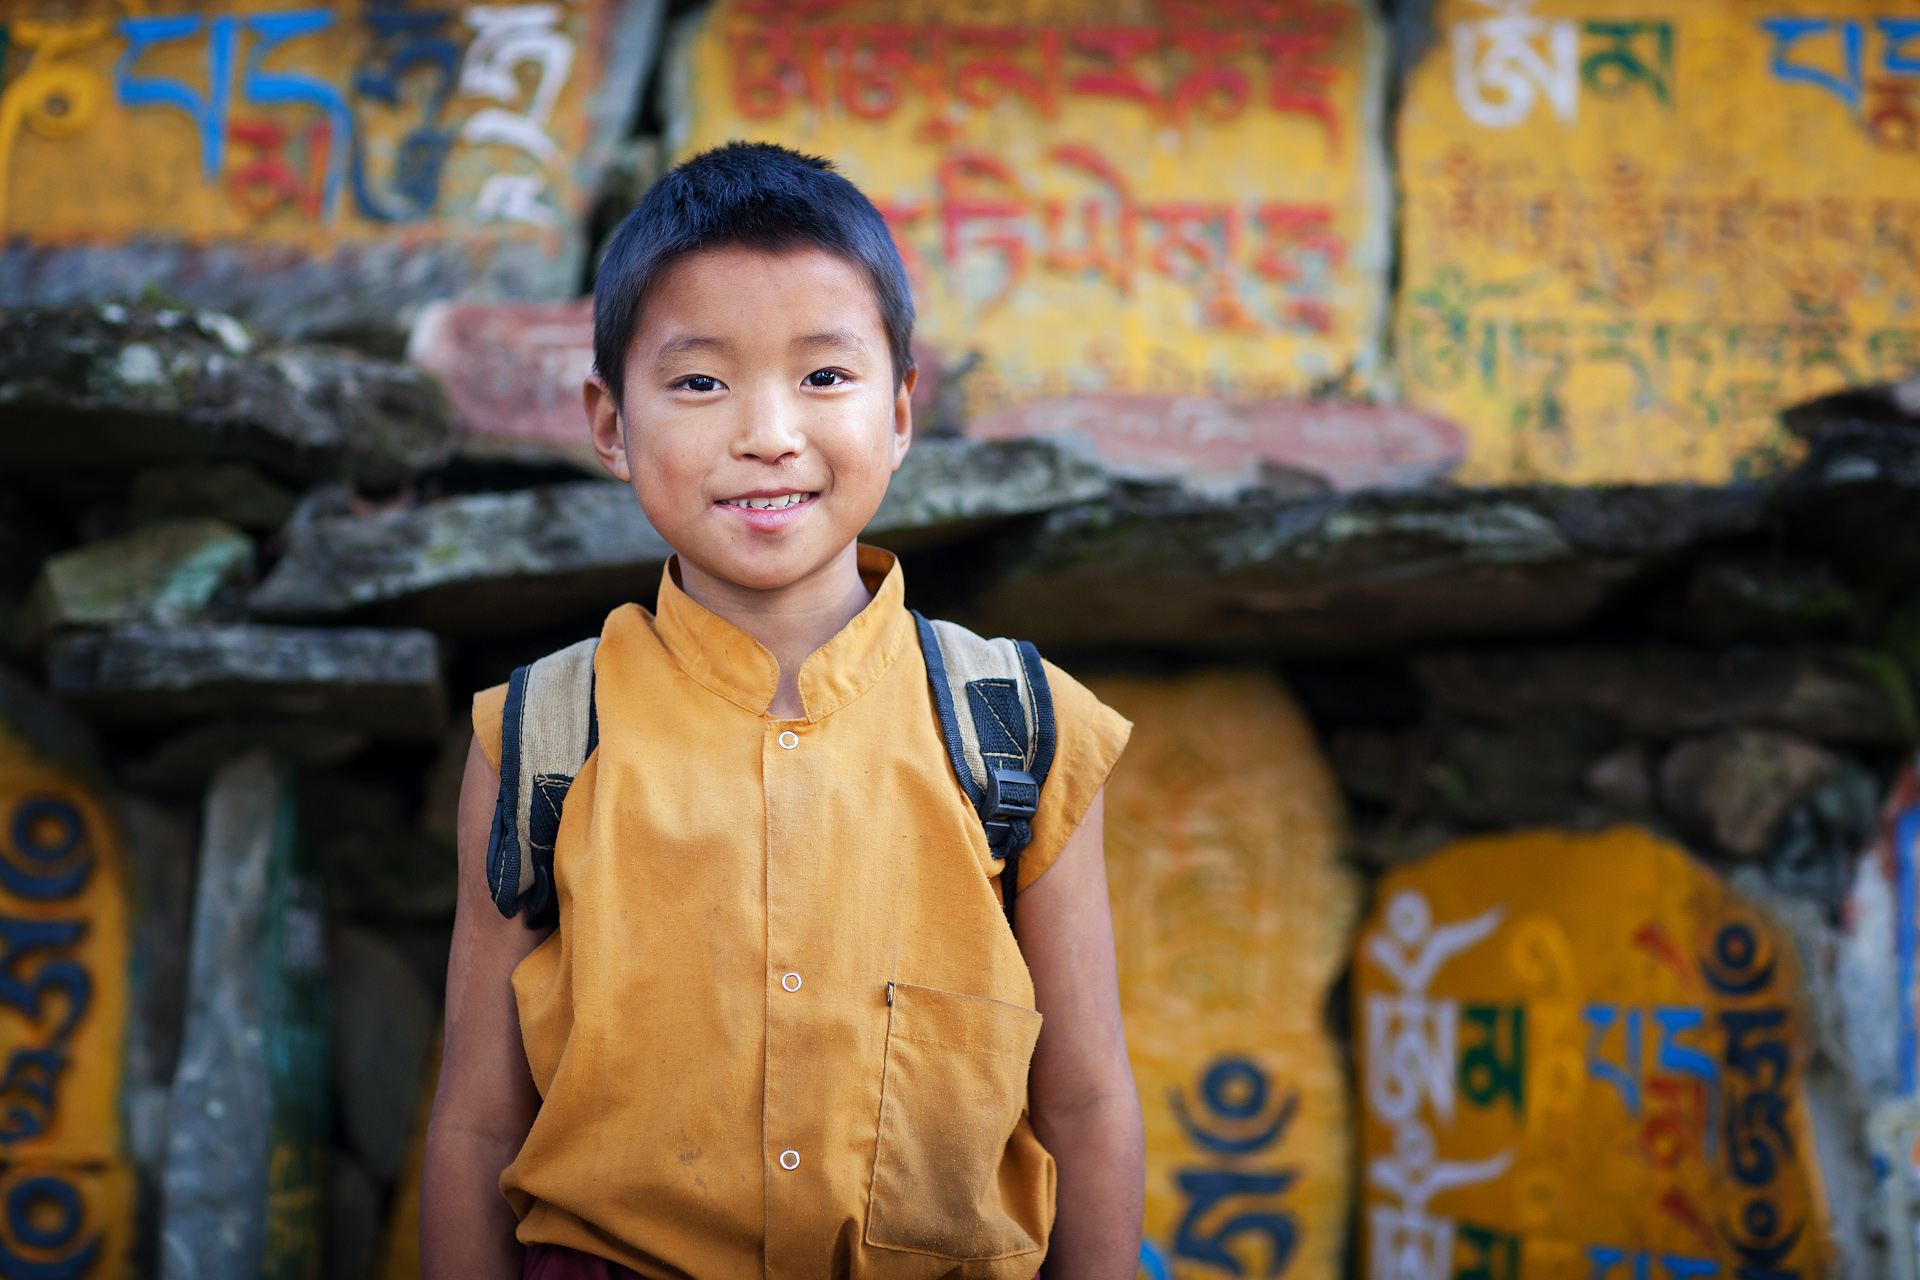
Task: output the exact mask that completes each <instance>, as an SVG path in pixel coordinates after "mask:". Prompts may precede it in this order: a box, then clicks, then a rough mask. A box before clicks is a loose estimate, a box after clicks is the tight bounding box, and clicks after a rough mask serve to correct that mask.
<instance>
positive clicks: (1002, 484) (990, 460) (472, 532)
mask: <svg viewBox="0 0 1920 1280" xmlns="http://www.w3.org/2000/svg"><path fill="white" fill-rule="evenodd" d="M1106 490H1107V481H1106V478H1105V477H1104V476H1103V475H1102V474H1101V473H1100V472H1099V470H1098V468H1096V467H1093V466H1091V465H1090V464H1087V463H1085V462H1083V461H1080V460H1078V459H1076V458H1074V457H1072V456H1071V455H1068V454H1066V453H1063V452H1062V451H1061V450H1059V449H1056V448H1055V447H1054V446H1052V445H1049V444H1045V443H1042V442H1038V441H1016V442H1010V443H1006V444H979V443H974V442H969V441H964V440H946V439H940V440H923V441H921V442H919V443H918V444H916V445H914V447H913V448H912V449H911V450H910V451H909V452H908V454H907V460H906V462H905V463H904V464H903V465H902V466H901V468H900V470H899V471H898V472H897V473H896V474H895V475H894V478H893V482H892V484H891V486H890V487H889V489H888V492H887V498H886V500H885V502H883V503H882V505H881V508H880V510H879V512H878V513H877V514H876V515H875V517H874V519H873V521H872V523H871V524H870V525H869V526H868V527H867V530H866V533H865V534H864V535H863V536H864V537H866V538H867V539H868V540H869V541H873V542H877V543H879V544H881V545H883V546H888V547H893V548H897V549H904V550H917V549H920V548H923V547H927V546H932V545H935V544H938V543H940V542H943V541H947V540H950V539H953V538H958V537H962V536H965V535H967V534H970V533H973V532H976V531H978V530H980V529H982V528H984V527H987V526H988V525H990V524H992V523H994V522H997V521H1005V520H1009V519H1012V518H1015V517H1018V516H1023V515H1030V514H1034V513H1037V512H1042V511H1046V510H1050V509H1052V508H1054V507H1058V506H1062V505H1065V504H1069V503H1074V502H1084V501H1088V500H1091V499H1094V498H1098V497H1100V496H1102V495H1104V494H1105V492H1106ZM671 554H672V548H670V547H669V546H668V545H667V544H666V542H665V541H664V540H663V539H662V538H661V537H660V535H659V534H657V533H655V532H654V530H653V526H652V525H650V524H648V523H647V518H646V514H645V513H644V512H643V511H642V510H641V509H640V504H639V502H638V501H637V500H636V499H635V497H634V495H633V491H632V490H631V489H629V488H628V487H627V486H625V485H621V484H613V483H609V482H605V481H576V482H572V483H567V484H558V485H549V486H546V487H544V488H538V489H523V490H518V491H516V492H512V493H485V494H473V495H468V496H463V497H456V498H446V499H442V500H441V501H438V502H432V503H427V504H425V505H423V506H419V507H414V508H411V509H408V510H401V511H392V512H383V513H380V514H376V515H366V516H354V515H342V516H333V517H325V516H322V517H317V518H315V519H313V520H311V521H308V522H304V523H300V524H297V525H296V526H294V527H293V528H291V529H290V530H289V532H288V538H287V546H286V550H285V553H284V554H283V555H282V557H281V559H280V562H279V563H278V564H277V565H275V566H274V569H273V571H272V572H271V573H269V574H268V575H267V578H266V580H265V581H264V582H262V583H261V584H260V586H259V588H258V589H257V590H256V591H255V592H254V594H253V597H252V599H251V602H250V604H251V607H252V609H253V611H254V613H255V614H256V615H258V616H260V617H265V618H276V619H288V620H306V619H320V618H330V617H338V616H340V615H342V614H360V613H364V616H366V617H369V618H372V619H377V620H380V621H384V622H394V623H405V624H407V625H414V626H427V627H432V628H434V629H436V630H441V631H448V632H454V633H457V634H485V633H489V632H511V631H526V630H533V629H538V628H540V627H542V626H546V625H551V624H557V623H560V622H563V621H577V620H580V619H590V620H592V621H598V618H597V617H596V616H595V615H596V614H604V613H605V611H606V610H608V609H611V608H613V607H614V606H615V605H618V604H621V603H623V602H625V601H628V600H634V599H647V598H650V596H651V594H652V592H653V590H654V587H655V585H656V580H657V578H658V575H659V573H660V567H661V565H662V564H664V563H665V562H666V559H667V557H668V556H669V555H671Z"/></svg>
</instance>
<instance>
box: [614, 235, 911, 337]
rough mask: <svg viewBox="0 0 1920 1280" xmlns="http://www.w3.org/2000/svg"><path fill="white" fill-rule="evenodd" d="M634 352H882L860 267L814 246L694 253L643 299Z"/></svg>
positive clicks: (875, 303)
mask: <svg viewBox="0 0 1920 1280" xmlns="http://www.w3.org/2000/svg"><path fill="white" fill-rule="evenodd" d="M641 306H642V312H641V314H640V315H639V316H638V317H636V323H635V325H634V336H633V349H635V350H636V351H637V352H638V353H641V354H648V355H654V356H666V355H670V354H675V353H679V354H685V353H686V352H688V351H691V350H696V349H706V350H717V349H719V348H721V347H731V346H735V345H738V344H739V343H741V342H743V341H755V342H759V341H764V340H766V339H769V338H772V339H775V340H778V341H782V342H783V343H785V344H787V345H794V346H799V347H805V348H809V349H824V348H828V347H840V348H847V347H858V348H860V349H863V350H867V349H871V348H872V347H873V346H874V345H875V343H878V344H879V346H880V347H881V348H882V349H884V348H885V345H886V342H885V328H884V326H883V324H882V322H881V318H880V303H879V299H878V298H877V297H875V295H874V289H873V284H872V282H871V281H870V280H868V279H867V278H866V273H865V272H864V271H863V270H862V269H861V268H860V267H859V266H857V265H856V264H854V263H851V262H848V261H847V260H846V259H844V258H841V257H839V256H838V255H836V254H832V253H828V252H827V251H826V250H824V249H818V248H814V247H812V246H806V247H798V248H794V249H788V250H781V251H768V250H763V249H753V248H748V247H746V246H743V245H738V244H728V245H719V246H715V247H713V248H709V249H696V250H694V251H693V252H691V253H688V254H686V255H684V256H683V257H681V258H679V259H677V260H676V261H674V262H673V263H672V264H671V265H670V266H668V267H667V268H666V269H665V270H664V271H662V272H661V273H660V276H659V277H658V278H657V280H656V282H655V285H654V287H653V288H651V289H649V290H648V291H647V295H646V297H645V298H644V299H643V301H642V303H641Z"/></svg>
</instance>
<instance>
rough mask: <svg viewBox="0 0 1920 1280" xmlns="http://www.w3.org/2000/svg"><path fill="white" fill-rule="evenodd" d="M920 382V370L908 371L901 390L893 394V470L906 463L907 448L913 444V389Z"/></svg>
mask: <svg viewBox="0 0 1920 1280" xmlns="http://www.w3.org/2000/svg"><path fill="white" fill-rule="evenodd" d="M919 381H920V371H919V370H918V369H909V370H907V376H906V377H904V378H902V379H900V388H899V390H897V391H895V392H894V393H893V469H894V470H895V471H898V470H899V469H900V464H901V463H902V462H904V461H906V457H907V446H908V445H910V444H912V443H913V387H914V384H915V383H917V382H919Z"/></svg>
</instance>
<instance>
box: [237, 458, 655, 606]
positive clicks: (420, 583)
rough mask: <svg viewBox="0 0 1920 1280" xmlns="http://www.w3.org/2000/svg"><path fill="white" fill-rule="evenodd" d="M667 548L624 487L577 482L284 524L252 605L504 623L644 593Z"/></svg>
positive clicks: (610, 601) (589, 481)
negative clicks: (280, 546) (280, 547)
mask: <svg viewBox="0 0 1920 1280" xmlns="http://www.w3.org/2000/svg"><path fill="white" fill-rule="evenodd" d="M670 554H672V551H671V548H669V547H668V546H667V544H666V543H665V542H664V541H663V540H662V539H661V538H660V535H659V534H657V533H655V532H654V531H653V526H651V525H649V524H648V523H647V518H646V515H645V513H643V512H642V511H641V510H640V504H639V503H638V502H637V501H635V499H634V496H633V491H632V490H630V489H628V488H627V487H626V486H625V485H619V484H611V483H602V482H596V481H591V480H583V481H579V482H577V483H573V484H561V485H550V486H548V487H546V488H541V489H523V490H519V491H517V492H513V493H486V494H475V495H471V496H467V497H458V498H448V499H445V500H443V501H440V502H433V503H428V504H426V505H424V506H420V507H415V508H413V509H411V510H405V511H392V512H383V513H380V514H377V515H370V516H338V517H333V518H326V517H321V518H317V519H315V520H313V521H312V522H310V523H308V524H305V525H304V526H296V527H295V528H293V529H290V530H289V534H288V539H287V547H286V551H285V553H284V554H283V555H282V557H281V559H280V562H279V564H277V565H276V566H274V569H273V572H272V573H270V574H268V575H267V578H266V580H265V581H264V582H262V583H261V584H260V587H259V589H258V590H257V591H255V592H254V594H253V598H252V601H251V605H252V608H253V610H254V612H255V613H256V614H258V615H260V616H263V617H268V618H323V617H329V616H338V615H341V614H346V613H352V612H355V611H359V610H366V611H367V612H368V613H369V616H372V617H376V618H379V619H381V620H385V621H404V622H407V623H412V624H416V625H421V626H430V627H433V628H435V629H437V630H450V631H468V632H487V631H513V630H519V629H524V628H527V627H529V626H539V625H541V624H542V623H544V622H546V621H548V620H550V619H552V618H554V617H556V616H566V615H568V614H570V613H574V612H580V611H583V610H587V609H590V608H591V607H592V606H594V605H595V604H597V603H599V602H603V601H604V602H606V603H607V605H609V606H611V605H612V604H616V603H618V602H620V601H621V600H626V599H632V598H634V597H636V596H643V595H645V594H646V593H650V592H651V591H652V589H653V586H654V578H655V577H657V575H658V574H659V572H660V566H661V565H662V564H663V563H665V561H666V559H667V557H668V556H669V555H670Z"/></svg>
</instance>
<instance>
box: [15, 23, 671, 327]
mask: <svg viewBox="0 0 1920 1280" xmlns="http://www.w3.org/2000/svg"><path fill="white" fill-rule="evenodd" d="M662 7H663V6H661V5H660V4H659V3H657V2H651V3H650V2H648V0H631V2H628V0H565V2H563V3H557V4H547V5H510V4H497V5H496V4H487V5H472V6H465V7H461V6H455V7H452V8H440V9H428V8H422V7H418V6H413V5H402V4H378V5H370V6H367V7H365V8H356V9H352V10H343V9H338V8H335V7H334V6H331V5H301V6H296V7H293V8H288V7H285V6H276V5H263V4H258V3H252V2H250V0H243V2H242V3H238V4H233V5H220V6H214V5H205V4H195V5H191V6H187V7H184V8H182V9H180V10H179V11H177V12H176V11H168V12H166V13H153V14H149V13H147V12H145V11H144V10H142V11H140V12H137V13H134V12H129V13H127V14H125V15H123V14H122V13H121V12H120V11H119V9H118V8H117V7H116V6H112V5H107V4H100V3H87V2H83V3H80V4H72V5H63V4H57V3H47V2H42V0H26V2H24V3H21V4H19V5H16V6H15V7H14V9H13V13H14V14H15V16H17V17H19V18H23V19H32V20H33V21H30V22H27V23H26V24H24V25H19V26H15V27H13V28H12V32H11V33H12V41H13V44H14V46H15V48H16V49H19V50H20V51H21V52H22V53H25V54H26V55H27V56H28V57H30V59H31V65H32V68H33V75H31V76H27V77H24V78H20V79H17V80H16V82H15V84H14V85H10V86H9V87H11V88H15V89H16V92H15V94H14V96H13V98H12V99H10V102H12V103H13V104H14V105H15V107H16V109H15V110H14V111H11V112H9V114H8V116H7V118H6V125H5V133H4V135H0V159H4V160H5V161H7V163H5V164H3V165H0V229H4V231H5V233H6V239H7V246H8V247H7V249H6V251H5V253H4V255H0V299H4V300H5V301H6V303H7V304H9V305H21V304H23V303H46V302H64V301H69V300H74V299H76V298H77V299H81V300H97V299H100V298H104V297H112V296H121V297H126V296H131V295H135V294H138V293H139V292H140V291H141V290H142V289H143V288H145V287H147V286H149V285H152V286H157V287H159V288H160V289H161V290H162V291H163V292H165V293H166V294H168V295H170V296H176V297H183V298H186V299H187V300H189V301H191V302H193V303H194V304H196V305H203V306H214V307H218V308H220V309H222V310H228V311H233V312H235V313H237V314H240V315H242V316H243V317H244V318H246V319H248V320H250V321H255V322H258V323H261V324H263V325H264V326H265V327H266V328H268V329H271V330H275V331H279V332H283V333H292V332H302V333H314V332H321V333H325V332H339V331H351V330H355V329H358V330H361V331H365V330H367V329H380V328H385V329H387V330H389V331H391V330H392V329H395V328H401V329H403V328H404V326H405V323H406V319H407V318H408V316H407V314H406V313H408V312H410V311H411V310H413V309H415V308H417V307H418V306H419V305H420V304H421V303H424V302H426V301H428V300H430V299H433V298H440V297H449V296H456V295H460V294H463V293H474V292H478V293H484V294H491V295H494V296H500V295H504V296H510V297H535V298H539V297H547V298H556V297H566V296H568V295H570V294H571V293H572V292H573V291H574V290H575V289H577V288H578V285H579V281H580V270H581V255H582V252H583V250H584V248H585V246H584V244H583V242H582V240H583V238H582V236H581V234H580V232H579V230H578V228H579V227H580V226H581V224H582V222H583V220H584V214H585V212H586V209H587V205H588V203H589V201H590V200H591V199H592V197H593V195H594V192H595V187H596V185H597V183H598V181H599V179H600V177H601V175H602V174H603V173H604V172H605V170H606V166H607V163H608V161H609V160H610V159H611V158H612V154H613V150H614V148H615V147H616V146H617V144H618V142H619V140H620V139H621V137H622V136H623V135H624V134H625V132H626V126H627V123H628V121H629V120H630V119H631V116H632V113H633V110H634V108H635V105H636V104H637V102H638V100H639V87H640V86H639V80H640V78H641V77H642V76H643V75H644V74H645V72H646V68H647V66H648V64H649V61H650V58H651V54H652V51H653V48H654V45H655V43H656V41H657V36H658V31H659V22H660V14H661V10H662Z"/></svg>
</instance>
